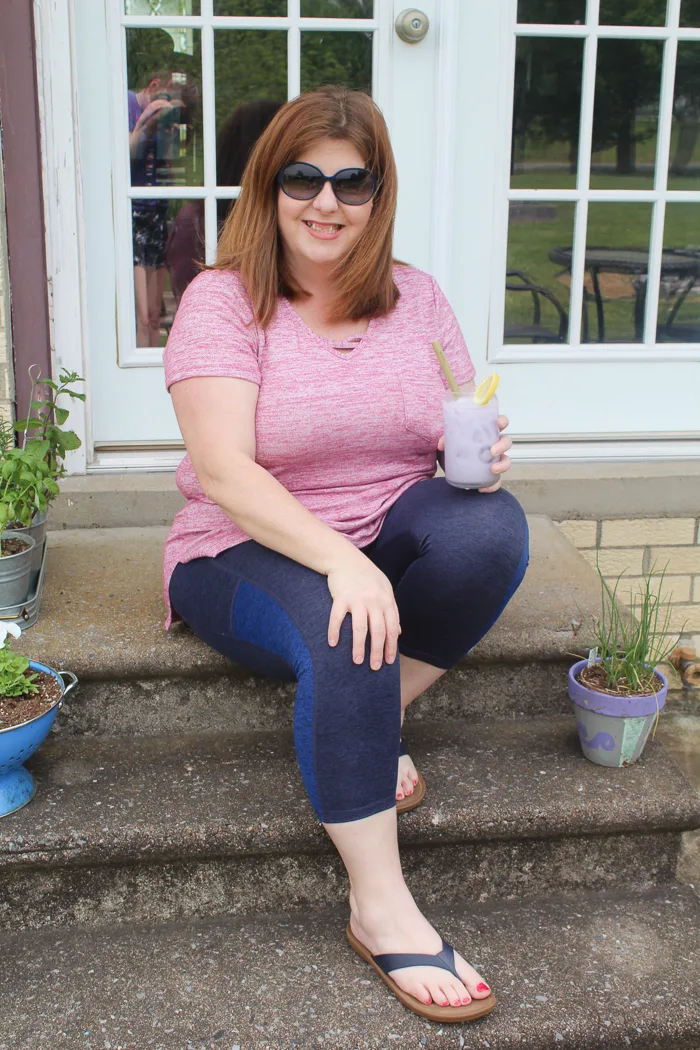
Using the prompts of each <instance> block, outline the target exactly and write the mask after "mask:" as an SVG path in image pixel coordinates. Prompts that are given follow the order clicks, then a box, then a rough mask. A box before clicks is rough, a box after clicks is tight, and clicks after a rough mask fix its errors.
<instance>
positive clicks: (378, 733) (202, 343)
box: [164, 88, 527, 1021]
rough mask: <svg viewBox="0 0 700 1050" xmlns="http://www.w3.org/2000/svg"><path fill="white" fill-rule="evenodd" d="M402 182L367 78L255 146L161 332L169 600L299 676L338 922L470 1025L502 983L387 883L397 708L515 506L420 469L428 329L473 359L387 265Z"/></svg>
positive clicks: (523, 537)
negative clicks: (170, 475)
mask: <svg viewBox="0 0 700 1050" xmlns="http://www.w3.org/2000/svg"><path fill="white" fill-rule="evenodd" d="M396 190H397V182H396V170H395V165H394V159H393V156H392V152H391V146H390V144H389V137H388V133H387V129H386V125H385V123H384V120H383V118H382V116H381V114H380V112H379V111H378V109H377V108H376V106H375V105H374V103H373V102H372V100H371V99H370V98H369V97H368V96H367V95H364V94H362V93H360V92H351V91H345V90H344V89H341V88H324V89H322V90H320V91H316V92H312V93H309V94H305V95H301V96H300V97H299V98H297V99H295V100H294V101H293V102H289V103H287V104H286V105H285V106H283V107H282V108H281V109H280V110H279V112H278V113H277V114H276V115H275V117H274V118H273V120H272V121H271V123H270V124H269V125H268V127H267V128H266V130H265V131H264V132H263V134H262V136H261V137H260V139H259V140H258V142H257V144H256V146H255V149H254V151H253V153H252V155H251V158H250V161H249V163H248V165H247V167H246V170H245V173H244V176H243V184H242V192H241V196H240V198H239V200H238V203H237V205H236V207H235V208H234V209H233V210H232V212H231V214H230V215H229V217H228V219H227V222H226V225H225V228H224V230H223V233H222V237H221V240H220V242H219V250H218V260H217V263H216V266H215V267H214V268H212V269H210V270H207V271H205V272H203V273H201V274H200V275H199V276H198V277H196V278H195V280H194V281H193V282H192V283H191V284H190V285H189V287H188V288H187V290H186V292H185V294H184V295H183V297H182V302H181V305H180V308H179V310H178V313H177V316H176V318H175V323H174V325H173V328H172V331H171V334H170V338H169V340H168V345H167V348H166V351H165V358H164V359H165V375H166V382H167V385H168V389H169V390H170V393H171V395H172V399H173V404H174V407H175V411H176V413H177V418H178V422H179V425H180V429H181V431H182V434H183V437H184V440H185V444H186V447H187V453H188V454H187V456H186V457H185V459H184V460H183V462H182V464H181V465H180V468H179V470H178V474H177V481H178V485H179V487H180V490H181V491H182V493H183V495H184V496H185V497H186V498H187V501H188V502H187V504H186V506H185V507H184V508H183V509H182V510H181V511H180V512H179V513H178V515H177V516H176V518H175V521H174V523H173V526H172V530H171V533H170V536H169V538H168V541H167V545H166V551H165V597H166V602H169V603H171V605H172V610H173V614H174V615H175V616H178V617H180V618H182V619H183V620H184V621H185V622H186V623H187V624H189V626H190V627H191V629H192V630H193V631H194V632H195V633H196V634H197V635H199V637H201V638H202V639H204V640H205V641H206V642H207V643H208V644H210V645H212V646H213V647H214V648H215V649H217V650H218V651H219V652H221V653H223V654H225V655H226V656H228V657H230V658H231V659H232V660H235V661H237V662H239V663H241V664H244V665H247V666H248V667H250V668H252V669H254V670H256V671H261V672H263V673H267V674H272V675H276V676H279V677H283V678H285V677H286V678H293V679H295V680H296V681H297V683H298V686H297V693H296V704H295V711H294V740H295V746H296V752H297V758H298V762H299V767H300V770H301V775H302V778H303V781H304V785H305V787H306V790H307V792H308V795H309V798H310V800H311V803H312V805H313V807H314V809H315V811H316V814H317V815H318V819H319V820H320V821H321V822H322V823H323V825H324V827H325V828H326V831H327V832H328V834H329V835H330V837H331V839H332V840H333V842H334V844H335V846H336V847H337V849H338V851H339V853H340V855H341V857H342V859H343V862H344V864H345V867H346V868H347V872H348V876H349V880H350V923H349V926H348V930H347V935H348V939H349V941H350V943H351V944H352V946H353V947H354V948H355V950H356V951H358V952H359V953H360V954H361V955H362V957H363V958H365V959H366V960H367V961H368V962H370V963H371V964H372V965H374V966H375V969H377V971H378V972H379V973H380V975H381V976H382V978H383V979H384V980H385V981H386V983H387V984H388V985H389V987H390V988H391V989H392V991H393V992H394V994H395V995H396V996H397V997H398V998H399V999H400V1000H401V1001H402V1002H403V1003H404V1004H405V1005H406V1006H408V1007H409V1009H412V1010H414V1011H415V1012H417V1013H420V1014H422V1016H425V1017H430V1018H431V1019H434V1020H439V1021H465V1020H471V1019H473V1018H475V1017H479V1016H482V1015H483V1014H485V1013H488V1012H489V1011H490V1010H491V1009H493V1006H494V1005H495V999H494V997H493V995H492V993H491V991H490V989H489V988H488V986H487V985H486V984H485V983H484V980H483V978H482V977H481V976H480V975H479V974H478V973H477V972H476V971H475V970H474V969H473V968H472V967H471V966H470V965H469V964H468V963H467V962H466V961H465V960H464V959H463V958H462V956H461V955H457V954H456V953H454V952H453V950H452V949H451V948H450V947H449V945H446V944H445V942H443V941H442V938H441V937H440V935H439V934H438V933H437V932H436V931H435V930H434V929H433V927H432V926H431V925H430V923H429V922H428V921H427V919H425V918H424V917H423V915H422V914H421V913H420V911H419V910H418V907H417V906H416V904H415V902H414V900H413V898H412V896H411V894H410V892H409V890H408V888H407V886H406V884H405V882H404V878H403V874H402V871H401V863H400V859H399V850H398V843H397V800H399V808H403V809H407V808H411V807H412V806H413V805H414V804H415V803H416V801H420V797H422V793H423V791H424V785H423V784H422V781H421V778H420V777H419V775H418V773H417V772H416V769H415V767H414V765H413V763H412V762H411V760H410V758H409V757H408V756H407V755H405V754H403V755H401V753H400V734H401V724H402V721H403V714H404V711H405V710H406V707H407V706H408V704H409V703H411V701H412V700H414V699H415V698H416V697H418V696H420V695H421V693H423V692H424V691H425V690H426V689H427V688H428V686H430V685H431V684H432V683H433V682H435V681H436V680H437V679H438V678H439V677H440V676H441V675H442V674H444V673H445V671H446V670H447V669H448V668H450V667H452V666H454V664H456V663H457V661H458V660H460V659H461V658H462V657H463V656H464V655H465V654H466V653H468V652H469V650H470V649H471V648H472V647H473V646H474V645H475V644H476V643H477V642H478V641H479V639H480V638H482V637H483V635H484V634H485V633H486V632H487V631H488V630H489V629H490V627H491V626H492V625H493V623H494V622H495V621H496V619H497V618H498V617H499V616H500V614H501V612H502V611H503V609H504V607H505V605H506V603H507V602H508V601H509V599H510V597H511V596H512V594H513V593H514V591H515V590H516V588H517V587H518V585H519V583H520V581H521V580H522V577H523V575H524V573H525V568H526V565H527V525H526V522H525V516H524V514H523V512H522V510H521V508H520V506H519V504H518V503H517V501H516V500H515V499H514V498H513V497H512V496H511V495H510V494H508V493H506V492H504V491H499V489H500V478H499V479H497V480H496V483H495V484H494V485H493V486H491V487H490V488H488V489H485V490H480V491H479V492H476V491H464V490H460V489H455V488H451V487H450V486H449V485H448V484H447V483H446V482H445V480H444V479H443V478H436V477H435V476H434V475H435V471H436V458H437V451H438V449H441V448H442V447H443V443H442V397H443V393H444V390H445V386H446V384H445V382H444V380H443V377H442V373H441V371H440V367H439V365H438V363H437V361H436V359H435V355H434V353H433V350H432V347H431V342H432V340H435V339H439V340H440V342H441V343H442V346H443V348H444V350H445V353H446V355H447V357H448V359H449V361H450V363H451V366H452V370H453V372H454V373H455V376H456V378H457V381H458V382H459V383H460V384H461V386H462V389H463V390H471V389H473V385H474V384H473V374H474V369H473V366H472V364H471V361H470V358H469V354H468V353H467V349H466V346H465V344H464V340H463V338H462V335H461V333H460V330H459V327H458V325H457V321H456V320H455V317H454V314H453V313H452V311H451V309H450V307H449V305H448V303H447V300H446V299H445V297H444V295H443V294H442V292H441V291H440V289H439V288H438V286H437V284H436V283H435V281H434V280H433V279H432V278H431V277H430V276H428V274H426V273H422V272H421V271H420V270H416V269H414V268H413V267H410V266H405V265H400V264H397V263H395V262H394V260H393V256H392V231H393V223H394V212H395V207H396ZM507 422H508V421H507V419H505V417H500V418H499V427H500V429H501V430H503V429H504V428H505V427H506V426H507ZM510 444H511V443H510V439H509V438H508V437H505V436H501V438H500V440H499V441H498V442H497V443H496V445H495V446H494V447H493V450H492V451H493V454H494V456H499V457H500V460H499V461H498V462H497V463H495V464H494V466H493V468H492V469H493V472H494V474H495V475H500V474H503V473H504V472H505V471H506V470H507V469H508V467H509V465H510V463H509V460H508V458H507V456H506V455H505V453H506V452H507V450H508V449H509V448H510ZM169 622H170V621H168V623H169ZM397 654H398V659H397ZM397 770H398V775H397ZM418 789H420V790H418Z"/></svg>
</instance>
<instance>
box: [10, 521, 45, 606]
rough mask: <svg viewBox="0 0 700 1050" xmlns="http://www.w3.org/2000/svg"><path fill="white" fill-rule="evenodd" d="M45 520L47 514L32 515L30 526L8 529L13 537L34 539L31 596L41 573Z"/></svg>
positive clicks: (30, 579) (30, 580)
mask: <svg viewBox="0 0 700 1050" xmlns="http://www.w3.org/2000/svg"><path fill="white" fill-rule="evenodd" d="M47 519H48V514H47V512H46V511H42V512H41V514H35V515H34V517H33V518H32V523H31V525H26V526H23V527H22V528H18V529H8V532H10V533H11V534H12V535H13V536H33V537H34V540H35V546H34V552H33V554H32V569H31V573H30V578H29V593H30V594H33V593H34V592H35V591H36V588H37V584H38V582H39V573H40V572H41V559H42V557H43V554H44V541H45V539H46V522H47ZM20 600H21V599H20Z"/></svg>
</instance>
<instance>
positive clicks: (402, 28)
mask: <svg viewBox="0 0 700 1050" xmlns="http://www.w3.org/2000/svg"><path fill="white" fill-rule="evenodd" d="M394 28H395V30H396V33H397V35H398V36H399V37H401V39H402V40H403V41H405V42H406V43H407V44H419V43H420V41H421V40H423V39H424V38H425V36H426V34H427V32H428V29H429V28H430V21H429V19H428V16H427V15H426V13H425V11H419V10H418V8H417V7H407V8H406V10H405V11H402V12H401V14H399V15H397V16H396V21H395V22H394Z"/></svg>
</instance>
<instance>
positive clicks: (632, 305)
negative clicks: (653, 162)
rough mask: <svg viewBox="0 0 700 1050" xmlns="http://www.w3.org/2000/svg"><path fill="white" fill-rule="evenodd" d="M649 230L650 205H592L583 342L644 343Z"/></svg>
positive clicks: (588, 240)
mask: <svg viewBox="0 0 700 1050" xmlns="http://www.w3.org/2000/svg"><path fill="white" fill-rule="evenodd" d="M650 228H651V204H636V203H634V204H633V203H625V204H618V203H616V202H615V203H605V204H598V203H592V204H589V206H588V233H587V237H586V278H585V292H584V303H583V319H582V326H581V328H582V331H581V340H582V342H584V343H588V342H592V343H641V342H642V340H643V335H644V304H645V301H646V274H647V269H648V265H649V231H650Z"/></svg>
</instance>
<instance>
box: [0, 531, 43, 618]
mask: <svg viewBox="0 0 700 1050" xmlns="http://www.w3.org/2000/svg"><path fill="white" fill-rule="evenodd" d="M15 539H21V540H22V541H23V542H24V543H26V544H27V546H26V547H25V548H24V550H23V551H19V553H18V554H7V555H5V557H4V558H0V606H5V605H19V603H20V602H24V601H26V599H27V597H28V595H29V589H30V584H31V578H32V558H33V557H34V548H35V547H36V540H35V539H34V537H33V536H27V535H22V536H18V535H17V533H16V532H15V530H13V529H10V530H5V531H3V533H2V541H3V542H4V541H5V540H15Z"/></svg>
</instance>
